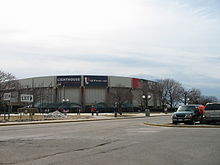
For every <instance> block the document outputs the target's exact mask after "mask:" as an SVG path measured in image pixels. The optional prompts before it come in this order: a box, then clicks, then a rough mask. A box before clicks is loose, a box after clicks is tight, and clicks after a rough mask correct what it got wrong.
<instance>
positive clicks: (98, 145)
mask: <svg viewBox="0 0 220 165" xmlns="http://www.w3.org/2000/svg"><path fill="white" fill-rule="evenodd" d="M116 141H118V140H115V141H109V142H104V143H101V144H97V145H95V146H91V147H86V148H80V149H77V150H74V151H76V152H77V151H85V150H91V149H95V148H98V147H102V146H105V145H108V144H111V143H114V142H116Z"/></svg>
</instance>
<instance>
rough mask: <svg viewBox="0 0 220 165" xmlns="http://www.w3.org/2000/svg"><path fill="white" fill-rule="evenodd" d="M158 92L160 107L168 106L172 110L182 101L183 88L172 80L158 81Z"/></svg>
mask: <svg viewBox="0 0 220 165" xmlns="http://www.w3.org/2000/svg"><path fill="white" fill-rule="evenodd" d="M158 92H159V96H160V98H161V102H162V106H163V105H165V104H168V105H170V107H171V108H173V107H175V106H176V105H177V104H178V103H179V102H180V101H181V100H182V97H183V94H184V88H183V87H182V84H180V83H179V82H177V81H175V80H173V79H163V80H159V81H158Z"/></svg>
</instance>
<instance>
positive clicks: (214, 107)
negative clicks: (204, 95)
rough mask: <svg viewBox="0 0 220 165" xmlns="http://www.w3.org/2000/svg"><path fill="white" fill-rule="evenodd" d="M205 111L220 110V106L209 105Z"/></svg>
mask: <svg viewBox="0 0 220 165" xmlns="http://www.w3.org/2000/svg"><path fill="white" fill-rule="evenodd" d="M205 110H220V104H208V105H206V107H205Z"/></svg>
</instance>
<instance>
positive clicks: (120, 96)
mask: <svg viewBox="0 0 220 165" xmlns="http://www.w3.org/2000/svg"><path fill="white" fill-rule="evenodd" d="M109 98H110V102H111V104H113V105H115V104H116V105H117V108H118V111H119V113H120V115H122V105H123V104H126V103H130V102H131V100H132V92H131V90H130V89H128V88H123V87H122V88H111V90H110V92H109Z"/></svg>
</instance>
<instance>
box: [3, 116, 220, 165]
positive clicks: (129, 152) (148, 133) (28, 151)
mask: <svg viewBox="0 0 220 165" xmlns="http://www.w3.org/2000/svg"><path fill="white" fill-rule="evenodd" d="M151 121H158V122H159V121H163V122H169V121H170V117H151V118H142V119H140V118H139V119H124V120H111V121H93V122H82V123H62V124H48V125H47V124H45V125H26V126H9V127H0V165H3V164H20V165H30V164H31V165H36V164H37V165H58V164H59V165H60V164H71V165H116V164H122V165H142V164H143V165H147V164H149V165H197V164H199V165H219V164H220V156H219V155H220V129H219V128H216V129H214V128H165V127H151V126H147V125H144V124H143V123H144V122H151Z"/></svg>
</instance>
